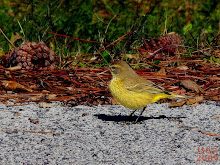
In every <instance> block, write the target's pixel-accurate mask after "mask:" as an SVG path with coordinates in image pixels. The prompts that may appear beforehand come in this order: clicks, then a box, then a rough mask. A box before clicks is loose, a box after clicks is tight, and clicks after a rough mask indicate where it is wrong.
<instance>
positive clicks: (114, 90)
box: [109, 78, 153, 109]
mask: <svg viewBox="0 0 220 165" xmlns="http://www.w3.org/2000/svg"><path fill="white" fill-rule="evenodd" d="M109 88H110V92H111V94H112V95H113V97H114V98H115V99H116V100H117V101H118V102H119V103H120V104H122V105H123V106H125V107H127V108H130V109H140V108H143V107H146V106H147V104H149V103H152V99H153V97H152V95H151V94H149V93H138V92H134V91H129V90H127V89H126V87H125V85H124V84H123V82H122V81H121V80H120V79H117V78H113V79H112V80H111V83H110V85H109Z"/></svg>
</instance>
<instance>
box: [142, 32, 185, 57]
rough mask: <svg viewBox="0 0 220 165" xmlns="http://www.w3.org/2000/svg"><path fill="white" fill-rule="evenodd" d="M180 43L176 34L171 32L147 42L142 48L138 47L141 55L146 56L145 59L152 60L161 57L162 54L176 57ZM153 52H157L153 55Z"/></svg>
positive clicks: (179, 38) (180, 40)
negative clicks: (165, 53) (166, 53)
mask: <svg viewBox="0 0 220 165" xmlns="http://www.w3.org/2000/svg"><path fill="white" fill-rule="evenodd" d="M182 41H183V40H182V38H181V37H180V36H179V35H178V34H176V33H175V32H171V33H168V34H166V35H164V36H160V37H158V38H152V39H150V40H147V41H146V42H145V43H144V44H143V46H141V47H140V52H141V54H142V55H146V57H147V58H154V59H155V57H157V56H158V57H161V56H163V55H164V53H163V52H168V53H169V55H176V54H177V50H178V45H179V44H181V43H182ZM155 51H158V52H156V53H155ZM161 52H162V53H161ZM152 54H153V55H152Z"/></svg>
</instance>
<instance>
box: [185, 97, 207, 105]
mask: <svg viewBox="0 0 220 165" xmlns="http://www.w3.org/2000/svg"><path fill="white" fill-rule="evenodd" d="M203 100H204V98H203V97H202V96H195V97H194V98H192V99H187V101H186V104H187V105H192V106H196V105H198V104H199V103H201V102H202V101H203Z"/></svg>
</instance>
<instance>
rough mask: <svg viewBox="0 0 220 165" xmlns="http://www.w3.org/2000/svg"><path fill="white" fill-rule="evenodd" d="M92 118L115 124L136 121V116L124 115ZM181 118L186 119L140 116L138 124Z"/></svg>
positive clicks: (102, 115) (100, 115)
mask: <svg viewBox="0 0 220 165" xmlns="http://www.w3.org/2000/svg"><path fill="white" fill-rule="evenodd" d="M94 116H96V117H98V119H101V120H103V121H116V122H135V121H136V119H137V118H138V116H136V115H134V116H124V115H114V116H111V115H106V114H95V115H94ZM182 118H186V117H182V116H177V117H167V116H165V115H160V116H157V117H154V116H151V117H144V116H141V117H140V118H139V119H138V122H141V121H145V120H150V119H168V120H171V119H172V120H180V119H182Z"/></svg>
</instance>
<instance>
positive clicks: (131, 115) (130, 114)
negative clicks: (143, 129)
mask: <svg viewBox="0 0 220 165" xmlns="http://www.w3.org/2000/svg"><path fill="white" fill-rule="evenodd" d="M136 111H137V109H135V110H134V111H132V112H131V114H130V115H129V116H132V115H133V114H134V113H135V112H136Z"/></svg>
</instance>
